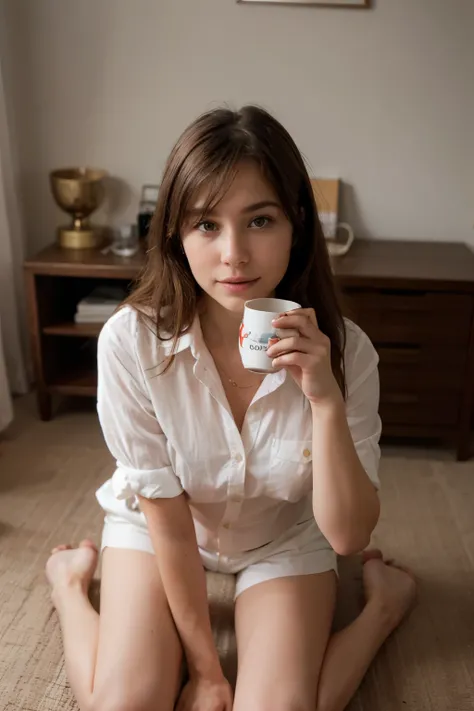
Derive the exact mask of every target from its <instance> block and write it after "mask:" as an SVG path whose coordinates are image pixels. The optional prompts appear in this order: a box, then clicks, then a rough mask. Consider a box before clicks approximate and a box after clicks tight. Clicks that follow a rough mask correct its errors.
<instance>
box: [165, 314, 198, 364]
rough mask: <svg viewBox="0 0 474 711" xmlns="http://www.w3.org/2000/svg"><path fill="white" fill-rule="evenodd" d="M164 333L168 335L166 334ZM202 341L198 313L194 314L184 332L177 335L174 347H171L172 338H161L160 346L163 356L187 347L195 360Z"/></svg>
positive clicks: (181, 350) (179, 351) (180, 351)
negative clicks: (192, 319)
mask: <svg viewBox="0 0 474 711" xmlns="http://www.w3.org/2000/svg"><path fill="white" fill-rule="evenodd" d="M164 335H165V336H168V334H164ZM202 342H203V337H202V331H201V324H200V321H199V316H198V314H196V316H195V317H194V321H193V322H192V324H191V326H190V328H189V329H188V330H187V331H186V333H183V335H182V336H179V338H178V340H177V342H176V348H175V349H173V339H172V338H167V340H162V341H161V348H162V350H163V353H164V355H165V356H170V355H171V354H172V353H174V354H176V355H177V354H178V353H182V352H183V351H185V350H187V349H188V348H189V349H190V350H191V353H192V354H193V357H194V358H195V359H196V360H197V358H198V354H199V351H200V350H201V348H200V346H201V344H202Z"/></svg>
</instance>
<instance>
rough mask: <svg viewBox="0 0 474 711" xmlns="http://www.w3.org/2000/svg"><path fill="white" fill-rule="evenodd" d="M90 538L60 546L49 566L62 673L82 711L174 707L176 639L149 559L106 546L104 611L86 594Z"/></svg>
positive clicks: (92, 554)
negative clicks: (62, 658)
mask: <svg viewBox="0 0 474 711" xmlns="http://www.w3.org/2000/svg"><path fill="white" fill-rule="evenodd" d="M97 559H98V553H97V550H96V548H95V546H94V544H93V543H91V542H90V541H82V543H81V544H80V546H79V548H75V549H66V547H65V546H61V547H59V548H58V549H55V551H54V552H53V553H52V555H51V557H50V559H49V560H48V563H47V567H46V574H47V577H48V580H49V582H50V585H51V596H52V600H53V604H54V605H55V607H56V610H57V612H58V614H59V619H60V624H61V629H62V633H63V643H64V653H65V658H66V671H67V675H68V679H69V682H70V684H71V688H72V690H73V693H74V695H75V696H76V699H77V701H78V703H79V707H80V709H81V711H119V710H121V709H129V708H133V709H135V710H136V711H156V708H157V703H158V699H159V703H160V709H163V710H164V711H166V710H169V711H171V710H172V708H173V706H174V703H175V700H176V697H177V694H178V691H179V685H180V681H181V673H180V669H181V659H182V651H181V644H180V641H179V638H178V635H177V632H176V628H175V626H174V622H173V620H172V617H171V614H170V611H169V608H168V604H167V601H166V596H165V594H164V590H163V587H162V585H161V579H160V576H159V573H158V567H157V565H156V561H155V558H154V556H152V555H150V554H149V553H143V552H141V551H134V550H123V549H117V548H106V549H105V551H104V554H103V564H102V580H101V614H100V616H99V615H98V614H97V613H96V612H95V610H94V609H93V607H92V605H91V604H90V602H89V599H88V595H87V591H88V587H89V585H90V581H91V579H92V576H93V574H94V571H95V568H96V565H97Z"/></svg>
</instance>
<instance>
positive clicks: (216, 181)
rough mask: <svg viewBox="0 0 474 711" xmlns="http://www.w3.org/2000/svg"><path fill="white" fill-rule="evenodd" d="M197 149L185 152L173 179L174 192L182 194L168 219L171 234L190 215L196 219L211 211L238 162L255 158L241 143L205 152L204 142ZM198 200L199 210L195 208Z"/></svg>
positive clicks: (220, 197) (233, 173)
mask: <svg viewBox="0 0 474 711" xmlns="http://www.w3.org/2000/svg"><path fill="white" fill-rule="evenodd" d="M197 152H199V153H200V155H199V156H198V155H193V153H191V154H190V155H189V156H188V158H187V160H186V161H185V162H184V164H183V165H182V167H181V171H180V175H179V176H177V179H176V187H175V195H181V201H180V203H181V204H179V205H175V208H176V209H175V210H173V209H172V210H171V213H172V214H171V215H170V218H172V217H175V219H174V220H173V219H170V227H171V231H172V233H173V234H176V233H179V232H180V230H181V229H182V227H183V225H184V223H185V222H186V221H187V220H188V219H190V217H191V216H192V219H193V220H195V221H196V222H199V221H200V220H202V219H203V218H204V217H205V216H206V214H209V213H210V212H212V210H214V209H215V208H216V206H217V205H218V204H219V202H220V201H221V200H222V198H223V197H224V195H225V194H226V193H227V191H228V190H229V188H230V186H231V185H232V183H233V181H234V180H235V177H236V175H237V172H238V169H239V165H240V164H241V162H242V161H243V160H256V158H255V157H254V156H252V155H250V154H249V152H248V150H246V148H245V146H242V145H241V146H235V145H234V146H232V145H228V146H227V147H224V146H222V149H221V150H220V151H213V152H212V153H211V152H209V153H207V151H206V147H205V146H204V147H201V148H200V150H198V151H197ZM257 162H259V161H258V160H257ZM198 200H199V201H200V204H199V210H198V212H195V210H196V203H197V201H198ZM172 202H174V201H172Z"/></svg>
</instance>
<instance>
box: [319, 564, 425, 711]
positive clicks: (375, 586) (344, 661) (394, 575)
mask: <svg viewBox="0 0 474 711" xmlns="http://www.w3.org/2000/svg"><path fill="white" fill-rule="evenodd" d="M365 560H366V562H365V563H364V567H363V579H364V589H365V597H366V605H365V607H364V609H363V611H362V613H361V614H360V615H359V617H358V618H357V619H356V620H354V622H352V624H350V625H348V626H347V627H346V628H345V629H343V630H341V631H340V632H336V634H334V635H333V636H332V637H331V638H330V640H329V644H328V647H327V650H326V654H325V656H324V661H323V666H322V669H321V675H320V680H319V687H318V704H317V709H318V711H343V709H345V708H346V706H347V705H348V703H349V701H350V700H351V698H352V697H353V696H354V694H355V692H356V691H357V689H358V688H359V686H360V683H361V681H362V679H363V678H364V676H365V673H366V672H367V669H368V668H369V666H370V664H371V663H372V661H373V659H374V657H375V655H376V654H377V652H378V651H379V649H380V647H381V646H382V644H383V643H384V642H385V640H386V639H387V637H388V636H389V635H390V634H391V633H392V632H393V631H394V630H395V629H396V628H397V627H398V625H399V624H400V622H401V621H402V620H403V618H404V617H405V615H406V614H407V612H408V611H409V610H410V609H411V608H412V606H413V604H414V601H415V598H416V583H415V580H414V577H413V574H412V573H411V572H409V571H407V570H405V569H404V568H400V567H397V566H395V565H387V564H386V563H384V562H383V560H382V553H381V552H380V551H377V550H375V551H368V552H367V553H366V554H365Z"/></svg>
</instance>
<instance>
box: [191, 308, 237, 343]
mask: <svg viewBox="0 0 474 711" xmlns="http://www.w3.org/2000/svg"><path fill="white" fill-rule="evenodd" d="M200 321H201V330H202V335H203V337H204V341H205V342H206V345H207V347H208V348H209V349H210V350H213V349H218V350H229V351H234V350H237V349H238V342H239V341H238V338H239V328H240V324H241V321H242V315H241V314H238V313H234V312H232V311H228V310H227V309H225V308H224V307H223V306H221V305H220V304H218V303H216V302H215V301H214V302H211V303H208V302H207V303H203V305H202V308H201V310H200Z"/></svg>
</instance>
